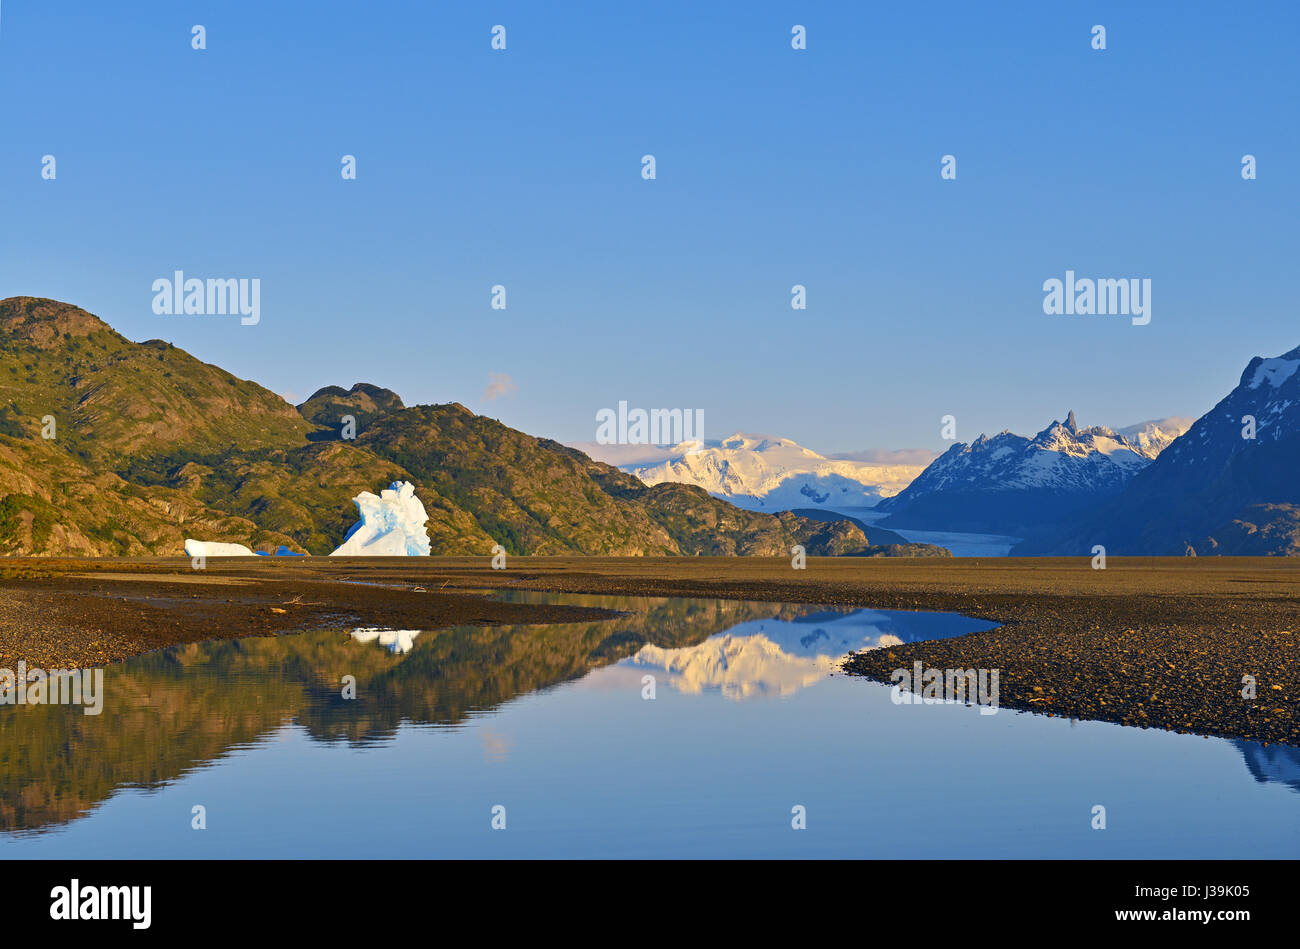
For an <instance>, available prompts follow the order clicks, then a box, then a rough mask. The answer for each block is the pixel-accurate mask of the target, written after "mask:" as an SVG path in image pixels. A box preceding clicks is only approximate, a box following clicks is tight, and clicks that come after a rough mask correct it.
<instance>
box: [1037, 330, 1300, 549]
mask: <svg viewBox="0 0 1300 949" xmlns="http://www.w3.org/2000/svg"><path fill="white" fill-rule="evenodd" d="M1298 370H1300V347H1297V348H1296V349H1293V350H1291V351H1290V352H1288V353H1284V354H1283V355H1281V356H1278V357H1275V358H1273V359H1264V358H1262V357H1260V356H1256V357H1255V358H1254V359H1252V360H1251V361H1250V363H1249V364H1248V365H1247V366H1246V369H1245V371H1244V372H1243V373H1242V374H1241V380H1240V382H1238V384H1237V387H1236V388H1235V389H1233V390H1232V391H1231V392H1230V393H1228V395H1227V396H1226V397H1225V398H1224V399H1223V400H1222V401H1221V402H1219V404H1218V405H1216V406H1215V407H1214V408H1213V409H1211V410H1210V411H1209V412H1207V413H1206V414H1205V415H1203V416H1201V417H1200V418H1199V419H1197V420H1196V422H1195V423H1194V424H1193V425H1192V426H1191V428H1189V429H1188V431H1187V433H1186V434H1184V435H1183V436H1182V437H1181V438H1179V439H1178V440H1176V441H1175V442H1174V443H1173V444H1171V445H1170V446H1169V447H1168V448H1166V449H1165V450H1164V451H1163V452H1161V453H1160V456H1159V457H1158V458H1157V459H1156V460H1155V461H1154V462H1153V463H1152V464H1151V465H1150V466H1149V467H1148V468H1146V469H1145V470H1144V471H1142V472H1141V473H1140V474H1139V475H1138V476H1137V477H1135V478H1134V479H1133V480H1132V482H1131V483H1130V484H1129V485H1128V486H1127V487H1126V488H1125V489H1124V491H1123V493H1122V494H1120V495H1119V496H1118V497H1116V498H1115V499H1114V500H1113V501H1112V502H1110V503H1108V504H1106V505H1104V506H1103V507H1101V508H1099V509H1098V510H1097V511H1095V512H1088V513H1087V514H1086V515H1080V516H1079V517H1078V518H1075V519H1073V520H1071V521H1067V522H1065V523H1062V524H1058V525H1056V527H1055V529H1054V530H1051V531H1047V532H1044V534H1043V535H1041V536H1039V537H1030V538H1027V539H1026V542H1025V543H1024V544H1022V545H1021V546H1020V547H1019V548H1017V549H1016V551H1014V552H1015V553H1024V554H1038V553H1062V554H1074V553H1080V551H1081V549H1083V550H1084V551H1085V552H1086V549H1090V548H1091V546H1092V545H1094V544H1102V545H1103V546H1105V547H1106V549H1107V551H1108V552H1110V553H1113V554H1177V555H1180V554H1190V553H1195V554H1207V553H1208V554H1216V553H1219V554H1300V478H1297V476H1296V472H1297V471H1298V470H1300V371H1298ZM1084 545H1086V548H1085V547H1084Z"/></svg>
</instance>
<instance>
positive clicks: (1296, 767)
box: [1232, 739, 1300, 791]
mask: <svg viewBox="0 0 1300 949" xmlns="http://www.w3.org/2000/svg"><path fill="white" fill-rule="evenodd" d="M1232 743H1233V744H1234V745H1235V746H1236V747H1237V750H1238V751H1240V752H1241V757H1242V758H1244V759H1245V760H1246V767H1247V768H1248V769H1249V770H1250V773H1251V774H1252V775H1254V776H1255V780H1256V781H1259V782H1261V783H1263V782H1265V781H1277V782H1278V783H1280V784H1287V785H1290V786H1291V787H1292V788H1293V789H1295V790H1297V791H1300V748H1292V747H1290V746H1288V745H1262V744H1260V743H1259V742H1255V741H1242V740H1241V739H1233V742H1232Z"/></svg>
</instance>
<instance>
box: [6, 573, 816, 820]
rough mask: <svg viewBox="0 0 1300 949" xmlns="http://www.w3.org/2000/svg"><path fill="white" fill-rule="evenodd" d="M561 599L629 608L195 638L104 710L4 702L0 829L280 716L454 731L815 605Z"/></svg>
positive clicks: (382, 736) (63, 810) (116, 680)
mask: <svg viewBox="0 0 1300 949" xmlns="http://www.w3.org/2000/svg"><path fill="white" fill-rule="evenodd" d="M564 599H565V600H566V601H581V602H582V603H584V604H588V605H593V606H606V607H611V608H614V609H624V610H635V611H636V612H635V613H629V615H626V616H623V617H620V618H618V619H613V620H601V621H599V622H591V623H566V624H559V625H535V626H487V627H457V628H453V629H443V630H434V631H427V632H423V633H420V634H419V637H418V638H416V637H415V636H414V635H413V634H411V635H408V636H397V635H396V632H395V631H394V634H393V636H392V639H393V642H392V643H391V644H389V643H385V642H384V639H386V638H388V633H387V631H386V632H385V633H384V634H383V635H380V634H379V633H378V632H376V635H375V640H376V642H358V641H357V640H356V639H354V638H353V636H352V635H351V633H350V632H348V631H343V630H331V631H319V632H308V633H300V634H296V635H291V636H279V637H253V638H248V639H241V640H219V641H211V642H206V643H191V644H188V645H185V646H178V647H175V648H172V649H167V650H162V651H159V652H155V653H150V654H148V655H145V656H139V657H137V658H135V659H132V660H130V661H128V662H125V663H121V664H118V665H114V666H109V667H108V668H106V669H105V670H104V690H105V703H104V710H103V712H102V714H100V715H83V714H82V711H81V709H80V708H79V707H69V706H21V707H20V706H2V707H0V760H2V761H3V765H2V766H0V831H14V830H33V829H40V828H47V827H50V826H51V825H56V824H60V823H65V822H67V821H70V820H73V819H75V818H76V817H78V816H80V815H82V814H84V813H85V812H86V811H87V810H89V809H90V808H92V807H94V806H96V805H97V804H99V803H100V802H102V801H103V800H105V799H106V798H108V797H109V796H110V795H112V794H113V793H114V792H115V791H116V790H117V789H118V788H120V787H124V786H135V787H142V788H146V789H149V788H158V787H161V786H162V785H164V784H166V783H168V782H170V781H174V780H176V779H178V778H180V777H181V776H183V775H184V774H185V773H186V772H188V771H190V770H193V769H194V768H196V767H201V766H203V765H206V764H209V763H211V762H213V761H215V760H218V759H220V758H222V757H223V756H225V755H227V754H229V753H230V752H231V751H232V750H234V749H236V748H238V747H239V746H241V745H247V744H250V743H256V742H258V741H260V740H263V739H265V738H267V737H268V736H269V735H271V734H272V733H274V732H275V731H276V730H278V729H280V728H281V727H283V726H284V725H286V724H289V723H295V724H297V725H299V726H301V727H302V728H304V729H305V730H306V732H307V733H308V735H310V736H311V737H312V738H313V739H314V740H316V741H322V742H333V741H345V742H349V743H352V744H364V743H368V742H376V741H385V740H387V739H390V738H392V737H393V736H394V735H395V734H396V732H397V729H398V726H399V725H401V724H402V723H403V722H409V723H414V724H417V725H455V724H458V723H460V722H463V721H465V720H466V719H467V718H468V717H469V716H470V715H471V714H474V713H476V712H482V711H484V710H490V709H493V708H496V707H497V706H499V705H501V704H502V703H505V702H508V701H510V700H511V699H514V698H516V697H517V696H520V695H525V694H527V693H529V692H534V691H537V690H539V689H545V688H549V687H552V686H555V685H559V684H561V683H563V682H567V681H571V680H574V679H578V678H581V677H582V676H584V675H586V674H587V673H588V672H590V671H591V670H593V669H596V668H599V667H601V666H606V665H609V664H611V663H614V662H618V661H619V660H621V659H625V658H627V657H628V656H631V655H633V654H634V653H636V651H637V650H638V649H640V648H641V647H642V646H644V645H646V644H647V643H654V644H657V645H660V646H663V647H665V648H673V647H680V646H688V645H694V644H696V643H699V642H702V641H703V640H704V639H706V638H707V637H708V636H710V635H712V634H714V633H717V632H719V631H721V630H726V629H729V628H731V627H733V626H735V625H736V624H737V623H744V622H747V621H749V620H753V619H757V618H759V617H763V618H768V617H778V618H786V619H788V618H792V617H794V616H798V615H800V614H805V613H807V612H808V609H809V608H808V607H807V606H799V605H795V606H782V605H774V604H763V603H741V602H737V601H725V600H723V601H714V600H691V599H665V598H654V599H651V598H645V599H637V600H628V599H621V598H616V597H566V598H564ZM408 632H411V631H408ZM366 637H367V634H363V636H362V638H366ZM383 646H387V648H381V647H383ZM345 675H350V676H353V677H355V679H356V689H357V693H356V698H355V699H354V700H345V699H344V698H343V697H342V694H341V689H342V678H343V676H345Z"/></svg>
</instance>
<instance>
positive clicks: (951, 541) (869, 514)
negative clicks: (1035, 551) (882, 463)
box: [838, 507, 1020, 557]
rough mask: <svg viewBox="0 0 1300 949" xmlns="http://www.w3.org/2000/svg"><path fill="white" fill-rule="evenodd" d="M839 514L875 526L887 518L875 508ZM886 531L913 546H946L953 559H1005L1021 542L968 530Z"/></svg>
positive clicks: (885, 514)
mask: <svg viewBox="0 0 1300 949" xmlns="http://www.w3.org/2000/svg"><path fill="white" fill-rule="evenodd" d="M838 513H840V514H846V515H848V516H849V517H856V518H857V519H858V520H860V521H862V522H864V523H866V524H877V523H879V522H880V521H883V520H884V519H885V518H886V517H888V516H889V512H888V511H877V510H875V509H874V508H869V507H859V508H844V509H842V510H840V511H839V512H838ZM888 530H891V531H893V532H894V533H895V534H898V535H899V536H901V537H902V538H903V539H904V540H909V541H911V542H912V543H915V544H936V545H938V546H940V547H947V548H948V549H949V550H950V551H952V555H953V556H954V557H1006V556H1007V555H1008V554H1010V553H1011V548H1012V547H1014V546H1015V545H1016V544H1018V543H1019V542H1020V538H1019V537H1009V536H1006V535H1003V534H972V533H970V532H968V531H917V530H912V529H911V528H910V527H890V528H888Z"/></svg>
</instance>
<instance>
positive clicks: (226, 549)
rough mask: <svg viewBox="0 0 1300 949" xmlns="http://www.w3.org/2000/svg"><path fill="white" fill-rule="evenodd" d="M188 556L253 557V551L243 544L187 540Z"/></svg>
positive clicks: (186, 550) (186, 549)
mask: <svg viewBox="0 0 1300 949" xmlns="http://www.w3.org/2000/svg"><path fill="white" fill-rule="evenodd" d="M185 554H186V556H188V557H251V556H253V552H252V551H251V550H249V549H248V548H247V547H245V546H244V545H243V544H220V543H217V542H216V541H210V540H189V539H187V540H186V541H185Z"/></svg>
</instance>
